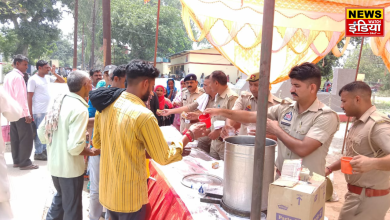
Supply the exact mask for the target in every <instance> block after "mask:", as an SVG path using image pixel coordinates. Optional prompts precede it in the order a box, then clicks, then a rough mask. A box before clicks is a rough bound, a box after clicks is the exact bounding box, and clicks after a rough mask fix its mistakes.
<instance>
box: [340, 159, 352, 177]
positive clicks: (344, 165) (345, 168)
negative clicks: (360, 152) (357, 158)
mask: <svg viewBox="0 0 390 220" xmlns="http://www.w3.org/2000/svg"><path fill="white" fill-rule="evenodd" d="M351 160H352V157H342V158H341V172H342V173H345V174H352V166H351V164H350V163H349V162H350V161H351Z"/></svg>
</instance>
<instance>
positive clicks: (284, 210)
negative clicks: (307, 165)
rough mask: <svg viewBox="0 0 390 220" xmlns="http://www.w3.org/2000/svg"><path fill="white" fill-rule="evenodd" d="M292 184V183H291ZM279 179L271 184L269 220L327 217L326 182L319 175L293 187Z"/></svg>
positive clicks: (299, 219) (306, 219)
mask: <svg viewBox="0 0 390 220" xmlns="http://www.w3.org/2000/svg"><path fill="white" fill-rule="evenodd" d="M290 183H291V182H290ZM290 183H289V182H287V183H286V181H285V180H281V179H278V180H276V181H275V182H273V183H271V184H270V187H269V194H268V214H267V220H322V219H324V217H325V200H326V180H325V177H323V176H320V175H318V174H315V173H314V175H313V177H312V178H311V179H310V181H309V182H304V181H299V182H297V183H296V184H295V185H293V186H291V185H290V186H286V185H288V184H290Z"/></svg>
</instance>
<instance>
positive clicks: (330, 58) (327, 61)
mask: <svg viewBox="0 0 390 220" xmlns="http://www.w3.org/2000/svg"><path fill="white" fill-rule="evenodd" d="M366 39H367V38H366ZM361 40H362V38H361V37H352V38H351V40H350V42H349V43H350V44H352V45H353V46H357V45H360V44H361ZM344 45H345V40H342V41H340V42H339V43H338V44H337V47H338V48H339V50H340V49H342V48H343V47H344ZM359 48H360V47H359ZM343 57H344V55H343V56H341V57H336V56H335V55H333V53H332V52H330V53H328V54H327V55H326V56H325V57H324V58H323V59H322V60H321V61H320V62H318V63H317V66H318V67H319V68H320V70H321V73H322V77H324V78H326V79H331V78H333V68H335V67H341V62H340V60H341V59H342V58H343Z"/></svg>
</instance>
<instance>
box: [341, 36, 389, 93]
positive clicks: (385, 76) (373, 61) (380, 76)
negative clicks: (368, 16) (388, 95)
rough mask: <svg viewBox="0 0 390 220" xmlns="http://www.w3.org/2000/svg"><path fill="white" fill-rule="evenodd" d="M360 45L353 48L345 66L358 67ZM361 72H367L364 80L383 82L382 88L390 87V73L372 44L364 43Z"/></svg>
mask: <svg viewBox="0 0 390 220" xmlns="http://www.w3.org/2000/svg"><path fill="white" fill-rule="evenodd" d="M359 52H360V45H359V46H357V47H356V49H354V50H353V52H352V54H350V55H349V57H348V58H347V59H346V61H345V65H344V68H352V69H356V67H357V62H358V58H359ZM359 73H362V74H365V79H364V81H366V82H368V83H376V82H378V80H379V82H380V83H381V84H383V87H382V89H385V90H387V89H390V88H389V85H390V74H389V71H388V70H387V68H386V66H385V64H384V63H383V61H382V58H381V57H379V56H375V55H374V54H373V53H372V50H371V48H370V45H369V44H368V43H365V44H364V45H363V51H362V57H361V59H360V67H359Z"/></svg>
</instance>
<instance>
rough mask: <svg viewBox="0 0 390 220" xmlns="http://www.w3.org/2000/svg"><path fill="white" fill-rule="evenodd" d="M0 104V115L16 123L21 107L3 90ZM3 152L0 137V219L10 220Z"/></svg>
mask: <svg viewBox="0 0 390 220" xmlns="http://www.w3.org/2000/svg"><path fill="white" fill-rule="evenodd" d="M0 103H1V105H0V114H2V115H3V116H4V117H5V118H6V119H7V120H8V121H12V122H14V121H18V120H19V119H20V118H21V117H22V112H23V109H22V107H21V106H20V105H19V103H17V102H16V101H15V100H14V99H13V98H12V97H11V96H10V95H8V94H7V93H5V92H4V90H3V89H0ZM0 124H1V117H0ZM4 152H5V146H4V142H3V136H2V135H0V219H12V210H11V206H10V202H9V200H10V190H9V182H8V175H7V164H6V162H5V158H4Z"/></svg>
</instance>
